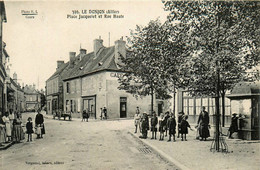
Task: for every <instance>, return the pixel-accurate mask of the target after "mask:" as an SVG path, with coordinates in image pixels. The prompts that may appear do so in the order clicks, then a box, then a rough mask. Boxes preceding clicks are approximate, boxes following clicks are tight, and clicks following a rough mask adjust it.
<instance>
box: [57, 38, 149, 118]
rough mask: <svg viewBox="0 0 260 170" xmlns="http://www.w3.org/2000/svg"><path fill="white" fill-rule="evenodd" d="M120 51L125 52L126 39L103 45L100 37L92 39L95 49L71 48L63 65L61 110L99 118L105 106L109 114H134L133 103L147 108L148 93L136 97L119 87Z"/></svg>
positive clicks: (141, 107) (121, 116) (76, 115)
mask: <svg viewBox="0 0 260 170" xmlns="http://www.w3.org/2000/svg"><path fill="white" fill-rule="evenodd" d="M120 55H122V56H124V57H127V56H126V48H125V41H123V40H122V39H120V40H117V41H115V45H114V46H111V47H104V46H103V40H102V39H100V38H99V39H95V40H94V51H93V52H90V53H87V51H86V50H85V49H80V54H78V55H76V52H70V61H69V62H68V66H67V67H66V68H65V69H64V75H63V76H62V80H63V89H64V90H63V93H64V111H65V112H71V113H72V116H73V117H81V113H82V111H83V110H89V112H90V113H91V114H90V116H91V117H93V118H99V116H100V110H101V108H103V107H106V108H107V111H108V116H109V118H124V117H133V116H134V114H135V110H136V107H137V106H139V108H140V109H141V111H146V112H149V110H150V108H151V106H150V96H147V97H142V98H135V97H134V96H133V95H132V94H129V93H126V92H125V91H123V90H119V89H118V86H119V83H118V78H117V77H118V76H120V75H121V74H122V72H120V69H119V67H118V65H117V63H119V62H120V57H119V56H120Z"/></svg>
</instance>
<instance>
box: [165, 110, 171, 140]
mask: <svg viewBox="0 0 260 170" xmlns="http://www.w3.org/2000/svg"><path fill="white" fill-rule="evenodd" d="M169 118H170V116H169V112H166V113H165V116H164V120H165V122H166V125H165V126H164V130H165V137H166V136H167V129H168V127H167V122H168V119H169Z"/></svg>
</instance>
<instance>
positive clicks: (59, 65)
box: [57, 60, 64, 70]
mask: <svg viewBox="0 0 260 170" xmlns="http://www.w3.org/2000/svg"><path fill="white" fill-rule="evenodd" d="M63 64H64V61H61V60H59V61H57V70H58V69H59V68H60V67H61V66H62V65H63Z"/></svg>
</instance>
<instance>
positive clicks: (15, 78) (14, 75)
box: [13, 72, 17, 84]
mask: <svg viewBox="0 0 260 170" xmlns="http://www.w3.org/2000/svg"><path fill="white" fill-rule="evenodd" d="M13 80H14V82H15V83H16V84H17V74H16V72H14V74H13Z"/></svg>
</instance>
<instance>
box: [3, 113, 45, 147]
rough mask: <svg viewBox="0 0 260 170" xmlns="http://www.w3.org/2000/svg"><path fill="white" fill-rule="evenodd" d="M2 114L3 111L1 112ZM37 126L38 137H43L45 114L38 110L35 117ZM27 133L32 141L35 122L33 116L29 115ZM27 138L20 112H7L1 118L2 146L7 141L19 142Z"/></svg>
mask: <svg viewBox="0 0 260 170" xmlns="http://www.w3.org/2000/svg"><path fill="white" fill-rule="evenodd" d="M0 114H1V113H0ZM35 128H36V134H37V138H38V139H39V138H42V135H43V134H45V128H44V119H43V115H42V114H41V113H40V111H38V113H37V115H36V117H35ZM26 133H27V134H28V139H27V142H29V141H32V134H33V133H34V130H33V123H32V118H31V117H29V118H28V121H27V123H26ZM24 139H25V133H24V130H23V128H22V118H21V114H20V113H12V112H10V114H9V112H6V113H5V114H4V115H3V116H2V117H1V118H0V146H1V145H3V143H6V142H15V143H19V142H21V141H22V140H24Z"/></svg>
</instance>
